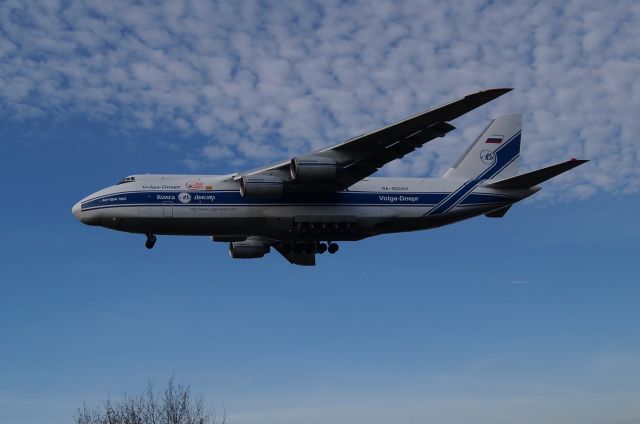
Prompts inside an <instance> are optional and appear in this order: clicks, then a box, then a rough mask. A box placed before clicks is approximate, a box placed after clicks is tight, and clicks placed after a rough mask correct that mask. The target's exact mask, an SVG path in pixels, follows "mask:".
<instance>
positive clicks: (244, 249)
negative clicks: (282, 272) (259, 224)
mask: <svg viewBox="0 0 640 424" xmlns="http://www.w3.org/2000/svg"><path fill="white" fill-rule="evenodd" d="M270 251H271V248H270V246H269V245H268V244H266V243H263V242H261V241H258V240H245V241H233V242H231V243H229V254H230V255H231V257H232V258H235V259H254V258H261V257H263V256H264V255H266V254H267V253H269V252H270Z"/></svg>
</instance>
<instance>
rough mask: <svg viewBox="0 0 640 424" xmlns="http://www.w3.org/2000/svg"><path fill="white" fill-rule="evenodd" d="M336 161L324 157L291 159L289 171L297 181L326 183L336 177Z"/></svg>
mask: <svg viewBox="0 0 640 424" xmlns="http://www.w3.org/2000/svg"><path fill="white" fill-rule="evenodd" d="M336 169H337V164H336V161H335V160H334V159H331V158H326V157H322V156H303V157H299V158H293V159H291V165H290V166H289V170H290V172H291V178H293V179H294V180H296V181H325V180H330V179H332V178H334V177H335V176H336Z"/></svg>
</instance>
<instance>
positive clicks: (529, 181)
mask: <svg viewBox="0 0 640 424" xmlns="http://www.w3.org/2000/svg"><path fill="white" fill-rule="evenodd" d="M585 162H589V161H588V160H579V159H571V160H568V161H566V162H562V163H559V164H557V165H552V166H548V167H546V168H542V169H538V170H537V171H532V172H527V173H526V174H522V175H516V176H515V177H511V178H505V179H504V180H499V181H494V182H492V183H488V184H485V185H484V186H485V187H489V188H501V189H523V188H530V187H534V186H537V185H538V184H540V183H542V182H544V181H547V180H549V179H551V178H553V177H556V176H558V175H560V174H562V173H564V172H567V171H569V170H570V169H573V168H575V167H576V166H580V165H582V164H583V163H585Z"/></svg>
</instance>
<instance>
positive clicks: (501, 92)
mask: <svg viewBox="0 0 640 424" xmlns="http://www.w3.org/2000/svg"><path fill="white" fill-rule="evenodd" d="M487 91H493V92H494V93H499V94H500V95H502V94H505V93H508V92H509V91H513V88H511V87H503V88H490V89H489V90H487Z"/></svg>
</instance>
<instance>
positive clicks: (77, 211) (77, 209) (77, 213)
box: [71, 202, 82, 222]
mask: <svg viewBox="0 0 640 424" xmlns="http://www.w3.org/2000/svg"><path fill="white" fill-rule="evenodd" d="M71 213H72V214H73V216H75V217H76V218H77V219H78V221H80V222H82V219H81V215H82V207H81V206H80V202H78V203H76V204H75V205H73V207H72V208H71Z"/></svg>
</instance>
